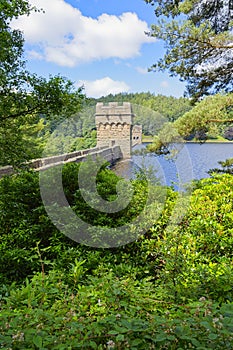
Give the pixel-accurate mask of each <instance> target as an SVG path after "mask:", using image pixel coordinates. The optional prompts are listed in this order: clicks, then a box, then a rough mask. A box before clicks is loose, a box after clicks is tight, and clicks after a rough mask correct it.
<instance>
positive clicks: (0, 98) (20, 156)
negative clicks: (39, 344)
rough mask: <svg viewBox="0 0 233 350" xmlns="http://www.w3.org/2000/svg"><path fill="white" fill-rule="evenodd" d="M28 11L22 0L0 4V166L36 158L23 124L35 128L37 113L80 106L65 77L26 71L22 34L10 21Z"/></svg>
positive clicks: (76, 92) (48, 113)
mask: <svg viewBox="0 0 233 350" xmlns="http://www.w3.org/2000/svg"><path fill="white" fill-rule="evenodd" d="M32 10H35V9H34V8H32V7H31V6H30V4H29V2H28V1H24V0H20V1H7V0H3V1H2V2H1V4H0V11H1V15H0V39H1V47H2V49H1V52H0V72H1V73H0V86H1V90H0V116H1V117H0V122H1V126H0V128H1V130H0V131H1V137H0V165H15V164H19V163H21V162H22V161H25V160H29V159H31V157H36V156H37V152H32V149H31V147H30V143H29V144H27V142H25V138H27V133H26V135H25V133H24V131H25V127H26V128H27V126H32V127H36V124H37V123H38V121H39V120H38V116H41V114H43V115H46V118H47V120H48V119H49V118H51V116H52V115H53V116H54V115H57V114H60V115H61V114H63V115H65V116H66V117H68V116H70V115H72V114H74V113H76V112H77V110H79V109H80V106H81V103H82V100H83V95H82V93H81V92H82V89H78V90H76V89H75V88H74V85H73V83H72V82H71V81H69V80H68V79H66V78H64V77H61V76H59V75H57V76H54V77H50V78H49V79H48V80H46V79H45V78H42V77H38V76H36V75H35V74H31V73H29V72H28V71H27V70H26V62H25V61H24V57H23V45H24V39H23V35H22V33H21V32H20V31H19V30H14V29H12V28H11V26H10V22H11V20H12V19H14V18H17V17H19V16H21V15H25V14H26V15H29V14H30V12H31V11H32ZM16 135H17V137H16ZM35 143H36V142H35ZM35 148H36V146H35Z"/></svg>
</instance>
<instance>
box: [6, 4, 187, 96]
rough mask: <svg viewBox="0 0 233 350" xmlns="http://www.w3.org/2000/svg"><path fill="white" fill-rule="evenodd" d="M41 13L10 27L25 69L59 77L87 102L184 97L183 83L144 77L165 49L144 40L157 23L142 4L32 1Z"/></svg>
mask: <svg viewBox="0 0 233 350" xmlns="http://www.w3.org/2000/svg"><path fill="white" fill-rule="evenodd" d="M30 2H31V3H32V5H35V6H36V7H37V8H42V9H43V10H44V12H40V13H33V14H31V15H30V16H29V17H26V16H25V17H21V18H19V19H18V20H17V21H14V22H13V23H12V26H13V27H16V28H19V29H21V30H23V32H24V37H25V54H26V59H27V62H28V69H29V70H30V71H32V72H35V73H38V74H39V75H42V76H45V77H48V76H49V75H50V74H51V75H55V74H58V73H59V74H61V75H63V76H66V77H68V78H69V79H71V80H72V81H73V82H74V83H75V84H76V85H77V86H82V85H84V88H85V93H86V95H87V96H88V97H101V96H104V95H107V94H109V93H113V94H115V93H119V92H143V91H144V92H147V91H150V92H151V93H154V94H163V95H168V96H170V95H172V96H176V97H179V96H182V95H183V92H184V87H185V85H184V83H181V82H180V81H179V79H178V78H172V77H169V74H168V73H162V72H159V73H153V72H149V73H148V72H147V69H148V68H149V67H150V66H151V65H152V64H153V63H154V62H155V61H156V60H157V59H158V58H159V57H162V55H163V52H164V48H163V43H162V42H160V41H158V40H156V39H154V38H150V37H148V36H146V35H145V31H149V30H150V25H151V24H153V23H155V22H156V17H155V15H154V11H153V7H152V6H150V5H147V4H146V3H145V2H144V1H143V0H117V1H109V0H66V1H65V0H49V1H48V0H30Z"/></svg>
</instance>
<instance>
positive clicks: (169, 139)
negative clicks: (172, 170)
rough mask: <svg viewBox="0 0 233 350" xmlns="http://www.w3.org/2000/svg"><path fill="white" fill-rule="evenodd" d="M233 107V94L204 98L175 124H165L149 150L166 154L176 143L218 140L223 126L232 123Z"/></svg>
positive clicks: (149, 146)
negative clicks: (193, 140) (213, 138)
mask: <svg viewBox="0 0 233 350" xmlns="http://www.w3.org/2000/svg"><path fill="white" fill-rule="evenodd" d="M232 106H233V94H232V93H230V94H216V95H214V96H208V97H206V98H204V99H203V100H202V101H200V102H197V103H196V105H195V106H194V107H193V108H192V109H191V110H189V111H188V112H186V113H184V114H183V115H182V116H181V117H179V118H178V119H177V120H175V121H174V122H173V123H167V124H164V125H163V128H162V129H161V130H160V131H159V132H158V134H157V136H156V137H155V138H154V140H153V143H152V144H151V145H148V147H147V148H148V150H149V151H151V152H157V153H159V152H161V153H164V152H166V151H168V149H169V146H172V144H174V143H176V142H182V141H183V140H192V139H195V140H199V141H206V140H207V139H208V138H209V139H210V138H212V137H215V138H216V137H217V136H218V135H221V134H222V128H223V126H222V125H224V124H231V123H232ZM179 138H180V140H179Z"/></svg>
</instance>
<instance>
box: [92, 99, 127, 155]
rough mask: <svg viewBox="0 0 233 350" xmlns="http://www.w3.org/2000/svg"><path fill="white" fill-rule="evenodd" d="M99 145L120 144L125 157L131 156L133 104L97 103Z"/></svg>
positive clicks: (96, 116)
mask: <svg viewBox="0 0 233 350" xmlns="http://www.w3.org/2000/svg"><path fill="white" fill-rule="evenodd" d="M95 121H96V129H97V146H98V147H103V146H107V147H112V146H115V145H117V146H120V147H121V151H122V154H123V158H130V156H131V149H132V123H133V113H132V108H131V104H130V103H129V102H124V103H123V104H122V105H119V104H118V103H117V102H109V104H107V105H104V104H103V103H97V105H96V114H95Z"/></svg>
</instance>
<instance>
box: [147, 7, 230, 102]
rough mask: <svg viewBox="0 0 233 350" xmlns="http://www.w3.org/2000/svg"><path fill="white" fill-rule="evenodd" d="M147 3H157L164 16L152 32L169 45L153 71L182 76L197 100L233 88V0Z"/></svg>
mask: <svg viewBox="0 0 233 350" xmlns="http://www.w3.org/2000/svg"><path fill="white" fill-rule="evenodd" d="M145 2H147V3H149V4H151V5H153V6H155V15H156V16H157V17H162V19H161V20H159V21H158V24H157V25H152V27H151V32H150V33H148V35H150V36H154V37H157V38H159V39H162V40H164V41H165V44H166V53H165V55H164V57H163V58H161V59H160V60H159V61H158V62H157V63H155V64H154V65H153V66H152V67H151V70H162V71H164V70H166V69H167V70H168V71H169V72H170V74H171V75H172V76H174V75H178V76H180V78H181V80H185V81H187V93H188V95H190V96H192V98H193V99H194V100H197V99H199V97H201V96H205V95H209V94H214V93H216V92H220V91H225V92H231V91H233V88H232V70H233V35H232V20H233V11H232V1H231V0H216V1H214V0H210V1H205V0H200V1H197V0H176V1H173V0H166V1H164V0H158V1H155V0H145ZM164 18H167V20H165V19H164Z"/></svg>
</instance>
